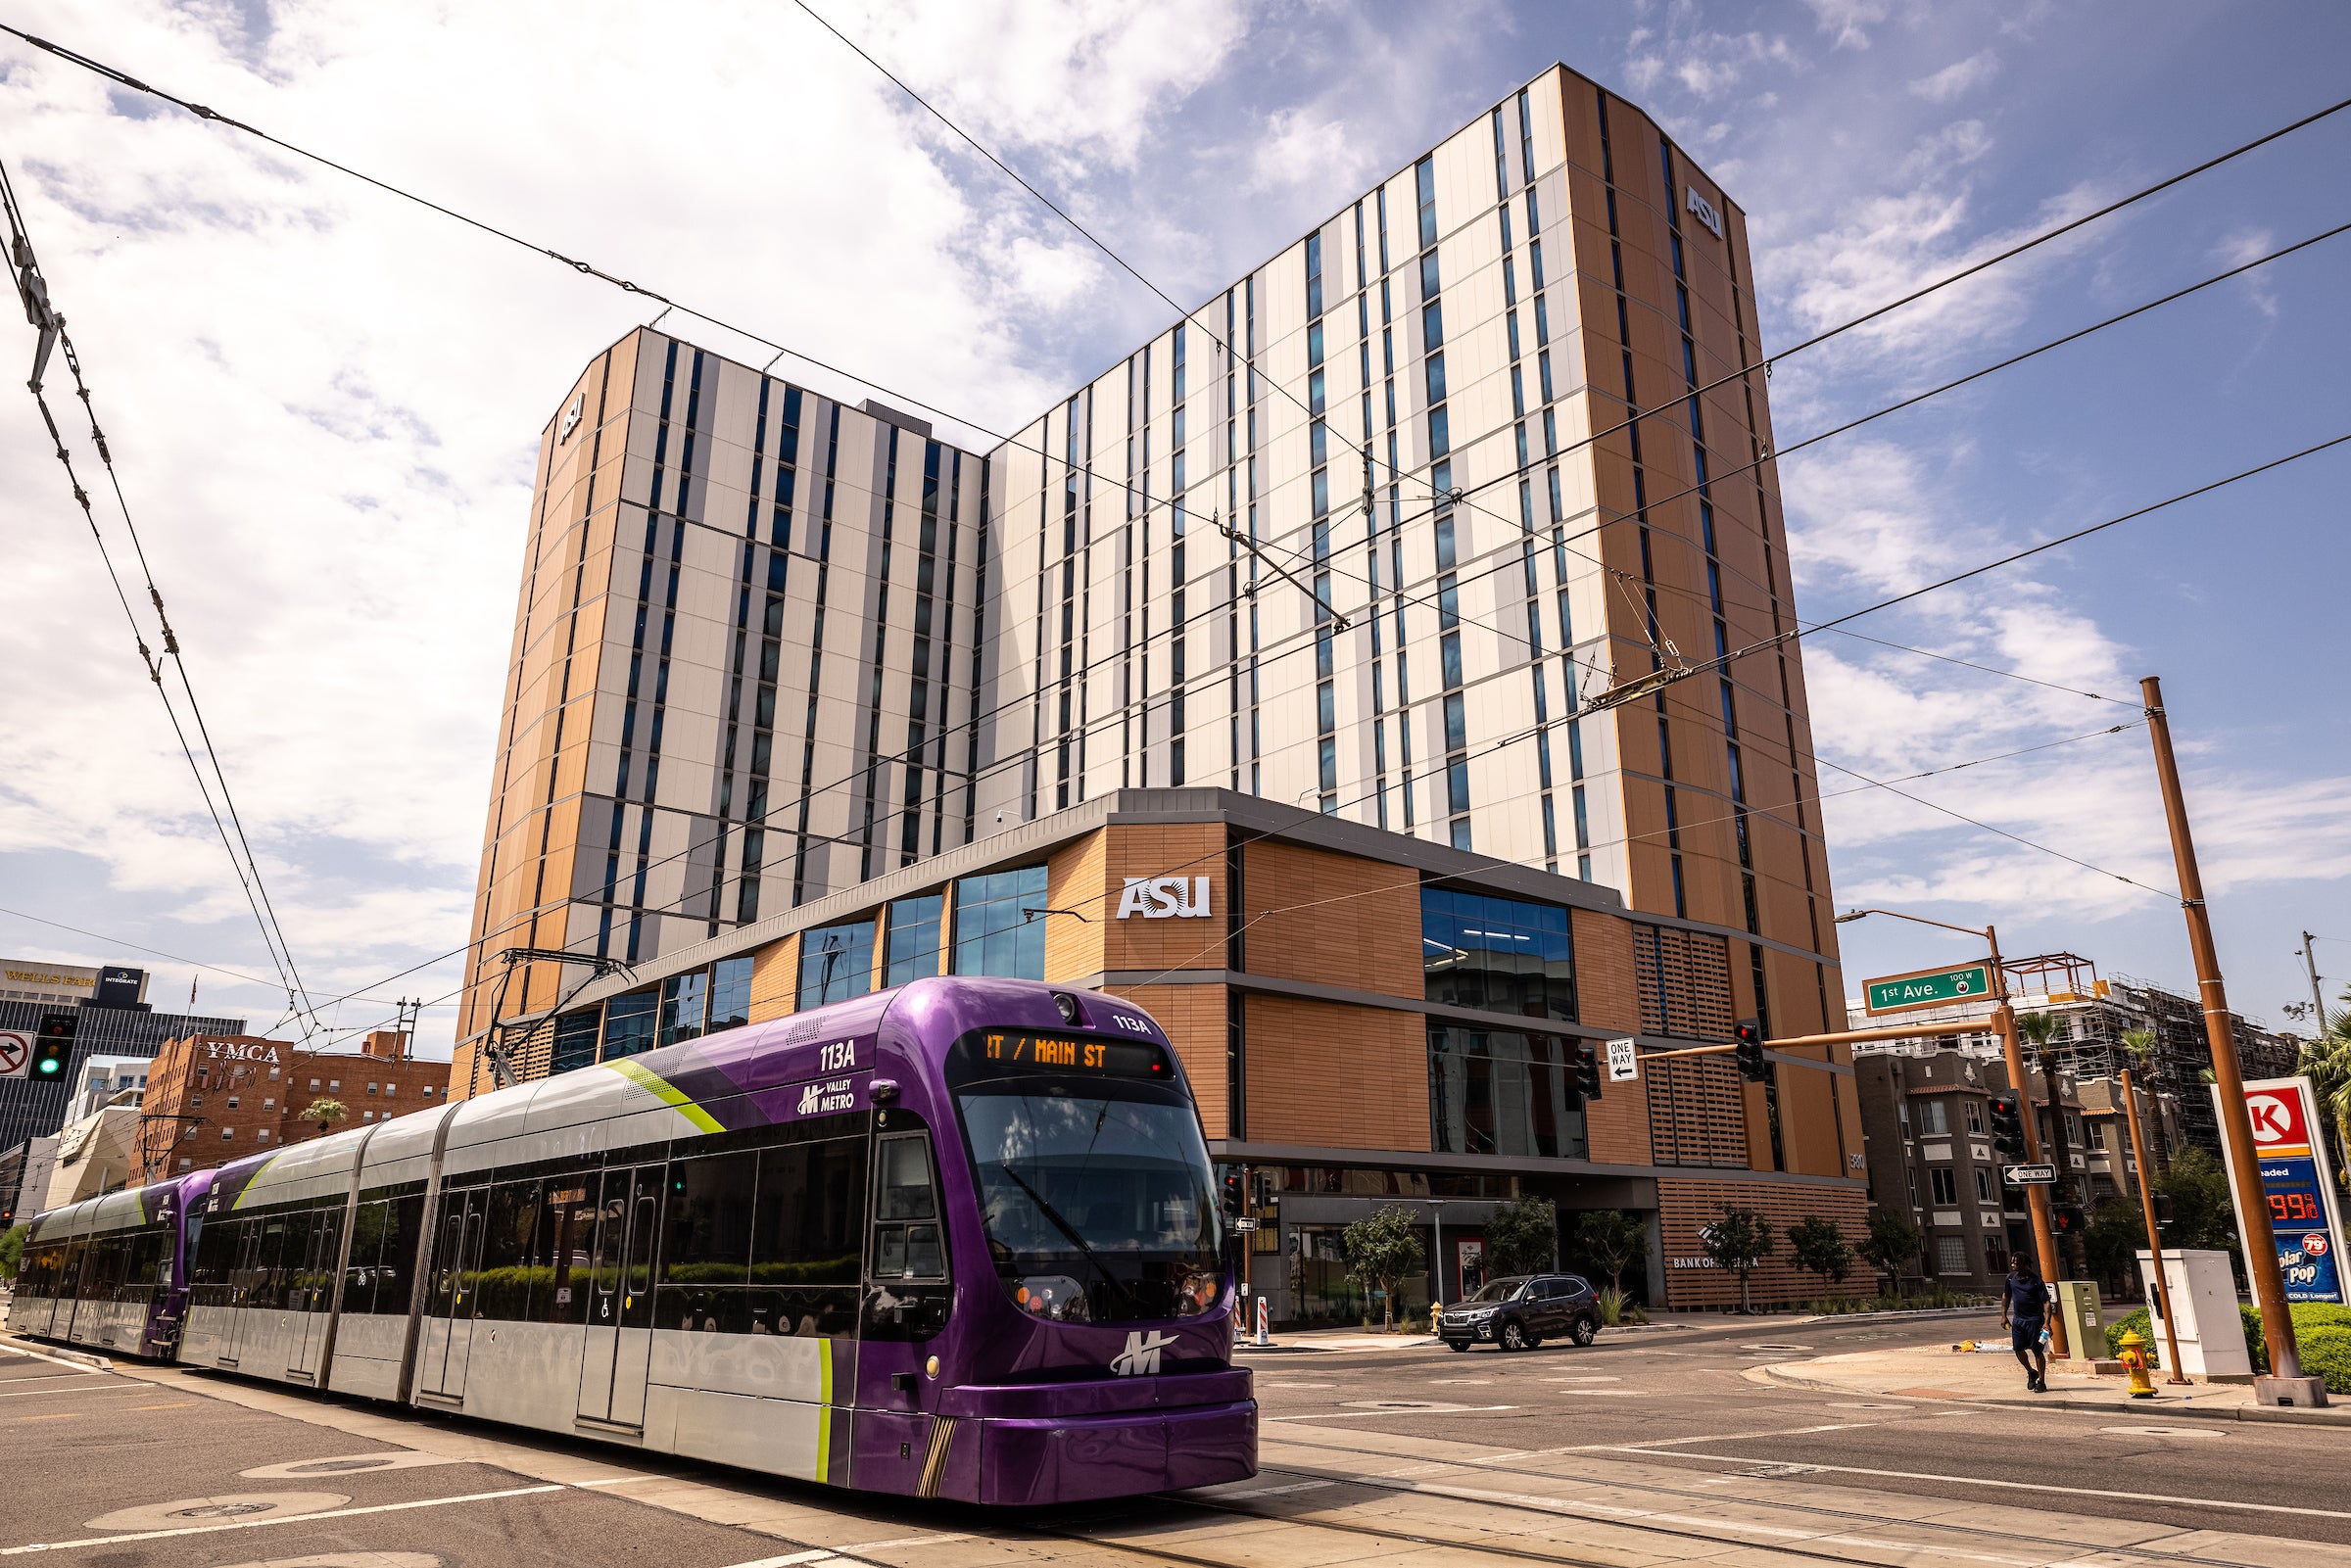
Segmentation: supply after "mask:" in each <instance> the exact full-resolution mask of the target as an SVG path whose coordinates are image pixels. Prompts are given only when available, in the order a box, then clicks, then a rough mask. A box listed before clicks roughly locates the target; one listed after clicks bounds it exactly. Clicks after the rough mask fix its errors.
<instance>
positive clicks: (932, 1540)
mask: <svg viewBox="0 0 2351 1568" xmlns="http://www.w3.org/2000/svg"><path fill="white" fill-rule="evenodd" d="M971 1539H972V1538H971V1537H970V1536H900V1537H898V1538H897V1539H896V1540H895V1541H860V1542H859V1543H857V1544H855V1545H854V1546H842V1547H840V1552H841V1554H842V1555H843V1556H846V1555H847V1554H849V1553H850V1552H856V1551H892V1550H898V1549H901V1548H906V1547H912V1546H944V1545H947V1544H950V1543H952V1542H957V1541H969V1540H971ZM744 1568H756V1565H744Z"/></svg>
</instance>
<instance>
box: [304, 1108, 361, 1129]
mask: <svg viewBox="0 0 2351 1568" xmlns="http://www.w3.org/2000/svg"><path fill="white" fill-rule="evenodd" d="M302 1119H303V1120H305V1121H315V1122H316V1123H318V1130H319V1131H320V1132H332V1131H334V1130H335V1123H336V1122H338V1121H349V1120H350V1119H351V1107H349V1106H347V1105H345V1104H344V1103H343V1102H342V1101H340V1100H312V1102H311V1104H310V1109H309V1110H307V1111H305V1112H303V1114H302Z"/></svg>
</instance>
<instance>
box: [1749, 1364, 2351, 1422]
mask: <svg viewBox="0 0 2351 1568" xmlns="http://www.w3.org/2000/svg"><path fill="white" fill-rule="evenodd" d="M1791 1364H1792V1365H1801V1364H1802V1363H1801V1362H1794V1363H1784V1364H1783V1365H1780V1366H1759V1367H1752V1368H1751V1369H1750V1370H1751V1371H1755V1372H1760V1373H1761V1374H1762V1375H1763V1376H1764V1377H1765V1378H1766V1379H1768V1380H1769V1381H1771V1382H1773V1383H1778V1384H1781V1385H1782V1386H1784V1387H1787V1388H1798V1389H1809V1390H1811V1391H1812V1392H1814V1393H1817V1394H1843V1395H1847V1396H1848V1397H1851V1398H1857V1399H1909V1400H1916V1401H1918V1402H1920V1403H1935V1404H1997V1405H2005V1406H2011V1407H2014V1408H2016V1409H2023V1410H2072V1411H2077V1412H2081V1411H2087V1412H2088V1413H2089V1414H2092V1415H2161V1416H2165V1417H2167V1418H2168V1417H2171V1416H2175V1415H2178V1416H2185V1417H2187V1418H2188V1419H2190V1420H2195V1421H2268V1422H2273V1423H2277V1424H2280V1425H2284V1426H2345V1425H2351V1408H2343V1409H2336V1408H2333V1407H2331V1406H2330V1407H2328V1408H2327V1409H2323V1410H2306V1409H2294V1408H2287V1407H2284V1406H2278V1407H2272V1406H2270V1405H2266V1404H2204V1405H2197V1404H2192V1403H2189V1402H2183V1401H2176V1402H2169V1403H2166V1402H2162V1401H2160V1400H2157V1401H2144V1400H2129V1401H2125V1402H2120V1403H2118V1402H2114V1401H2112V1400H2069V1399H2065V1398H2063V1397H2059V1398H2056V1399H2018V1398H2016V1397H2014V1396H2012V1395H1972V1394H1967V1395H1961V1396H1960V1397H1959V1398H1957V1399H1955V1400H1928V1399H1926V1398H1925V1397H1923V1396H1920V1395H1903V1394H1895V1393H1892V1392H1890V1391H1887V1390H1883V1389H1855V1388H1847V1386H1846V1385H1844V1384H1842V1383H1830V1382H1826V1381H1824V1380H1822V1379H1820V1378H1812V1377H1800V1376H1798V1375H1797V1374H1796V1373H1794V1372H1791V1371H1788V1370H1786V1369H1785V1368H1786V1365H1791Z"/></svg>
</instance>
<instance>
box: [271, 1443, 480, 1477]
mask: <svg viewBox="0 0 2351 1568" xmlns="http://www.w3.org/2000/svg"><path fill="white" fill-rule="evenodd" d="M456 1462H457V1461H456V1460H455V1459H452V1458H449V1457H448V1456H446V1455H444V1454H439V1453H422V1452H419V1451H417V1450H416V1449H394V1450H393V1451H391V1452H389V1453H328V1454H321V1455H319V1456H318V1457H317V1458H315V1459H288V1460H286V1461H285V1462H284V1463H282V1464H264V1465H257V1466H256V1467H254V1468H253V1469H251V1470H240V1471H238V1472H237V1473H238V1474H239V1475H240V1476H242V1477H244V1478H245V1479H246V1480H248V1481H299V1480H301V1479H302V1478H303V1477H305V1476H330V1475H348V1474H351V1473H352V1472H354V1471H359V1470H413V1469H417V1468H420V1467H422V1466H425V1465H434V1464H455V1463H456Z"/></svg>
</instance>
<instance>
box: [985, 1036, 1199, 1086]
mask: <svg viewBox="0 0 2351 1568" xmlns="http://www.w3.org/2000/svg"><path fill="white" fill-rule="evenodd" d="M979 1054H980V1059H981V1060H982V1061H984V1062H985V1063H987V1064H988V1065H989V1066H990V1067H994V1068H1076V1069H1079V1070H1080V1071H1081V1072H1105V1073H1115V1074H1118V1075H1120V1076H1123V1077H1134V1078H1159V1079H1162V1080H1166V1079H1169V1078H1172V1077H1174V1076H1175V1074H1174V1073H1173V1072H1171V1071H1170V1070H1169V1069H1168V1058H1167V1053H1166V1052H1164V1051H1162V1050H1161V1049H1160V1048H1159V1046H1158V1045H1157V1044H1155V1043H1153V1042H1152V1041H1149V1040H1094V1039H1087V1038H1086V1037H1084V1036H1083V1035H1076V1034H1014V1033H998V1032H996V1031H994V1030H989V1031H988V1032H986V1033H984V1034H982V1035H981V1036H980V1053H979Z"/></svg>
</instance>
